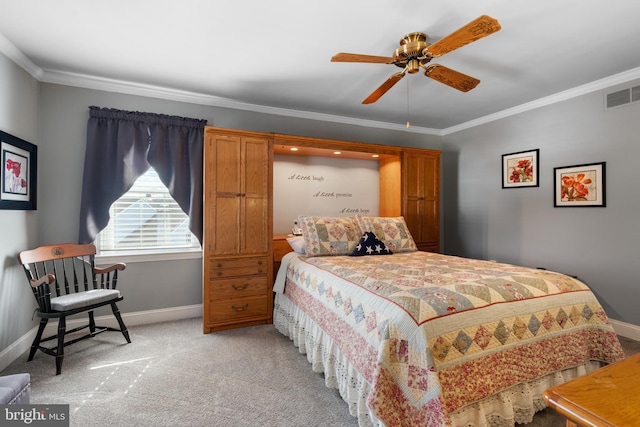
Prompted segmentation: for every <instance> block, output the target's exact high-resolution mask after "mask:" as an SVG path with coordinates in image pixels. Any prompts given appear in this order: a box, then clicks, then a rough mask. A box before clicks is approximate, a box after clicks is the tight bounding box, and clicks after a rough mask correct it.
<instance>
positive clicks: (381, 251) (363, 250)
mask: <svg viewBox="0 0 640 427" xmlns="http://www.w3.org/2000/svg"><path fill="white" fill-rule="evenodd" d="M391 254H392V252H391V250H390V249H389V248H387V246H386V245H385V244H384V243H383V242H382V241H381V240H380V239H378V238H377V237H376V235H375V233H373V232H371V231H366V232H365V233H364V234H363V235H362V238H361V239H360V241H359V242H358V244H357V245H356V247H355V249H354V250H353V252H351V256H364V255H391Z"/></svg>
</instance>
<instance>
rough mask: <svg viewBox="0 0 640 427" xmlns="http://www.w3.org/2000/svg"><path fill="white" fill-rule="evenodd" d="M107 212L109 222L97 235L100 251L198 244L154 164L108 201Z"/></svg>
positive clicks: (158, 248)
mask: <svg viewBox="0 0 640 427" xmlns="http://www.w3.org/2000/svg"><path fill="white" fill-rule="evenodd" d="M109 215H110V220H109V224H108V225H107V227H106V228H105V229H104V230H102V231H101V232H100V233H99V234H98V237H97V239H96V246H97V247H98V249H99V251H100V252H101V253H105V252H110V251H128V252H129V251H163V250H171V251H175V250H176V249H179V248H199V247H200V243H199V242H198V239H197V238H196V237H195V236H194V235H193V233H191V231H190V230H189V217H188V216H187V215H186V214H185V213H184V212H183V211H182V209H180V206H178V204H177V203H176V202H175V200H173V198H172V197H171V195H170V194H169V190H167V188H166V187H165V186H164V184H162V181H160V178H159V177H158V174H157V172H156V171H155V170H153V168H149V170H148V171H147V172H145V173H144V174H143V175H142V176H140V177H139V178H138V180H137V181H136V182H135V184H134V185H133V186H132V187H131V189H130V190H129V191H128V192H126V193H125V194H124V195H123V196H122V197H120V198H119V199H118V200H116V201H115V202H114V203H113V204H112V205H111V208H110V209H109Z"/></svg>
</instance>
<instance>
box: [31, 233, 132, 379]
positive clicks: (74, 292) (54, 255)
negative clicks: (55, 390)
mask: <svg viewBox="0 0 640 427" xmlns="http://www.w3.org/2000/svg"><path fill="white" fill-rule="evenodd" d="M95 254H96V247H95V246H94V245H92V244H87V245H76V244H71V243H65V244H60V245H46V246H40V247H38V248H36V249H31V250H27V251H23V252H20V254H19V255H18V260H19V261H20V264H22V267H23V268H24V271H25V273H26V275H27V279H28V280H29V284H30V285H31V289H32V291H33V295H34V296H35V298H36V302H37V304H38V308H37V310H36V313H37V315H38V317H40V326H39V327H38V332H37V334H36V337H35V339H34V340H33V343H32V344H31V351H30V352H29V361H31V360H33V357H34V356H35V354H36V352H37V350H41V351H42V352H44V353H46V354H48V355H51V356H54V357H55V358H56V375H59V374H60V373H61V372H62V360H63V359H64V347H65V346H67V345H70V344H73V343H76V342H78V341H81V340H84V339H87V338H90V337H94V336H96V335H97V334H99V333H102V332H105V331H117V332H121V333H122V335H124V338H125V339H126V340H127V342H128V343H130V342H131V339H130V338H129V332H128V331H127V327H126V326H125V324H124V322H123V321H122V316H121V315H120V310H118V307H117V305H116V303H117V302H119V301H122V300H123V297H122V295H121V294H120V291H119V290H117V289H116V284H117V282H118V271H122V270H124V269H125V267H126V265H125V264H124V263H118V264H114V265H111V266H109V267H105V268H100V267H96V266H95ZM107 305H110V306H111V310H112V311H113V315H114V316H115V318H116V320H117V321H118V325H119V326H120V328H119V329H117V328H112V327H109V326H96V324H95V321H94V314H93V311H94V310H95V309H97V308H99V307H102V306H107ZM82 312H88V315H89V323H88V324H86V325H82V326H78V327H76V328H73V329H71V330H68V331H67V330H66V325H67V321H66V319H67V317H68V316H72V315H74V314H78V313H82ZM54 318H55V319H58V328H57V333H56V334H55V335H52V336H50V337H47V338H42V334H43V332H44V329H45V327H46V326H47V323H48V321H49V319H54ZM86 328H88V329H89V331H88V333H86V334H85V335H82V336H80V337H78V338H74V339H71V340H69V341H65V335H67V334H72V333H74V332H78V331H80V330H83V329H86ZM50 340H57V345H56V346H54V347H45V346H43V345H42V343H44V342H46V341H50Z"/></svg>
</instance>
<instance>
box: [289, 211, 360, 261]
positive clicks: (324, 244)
mask: <svg viewBox="0 0 640 427" xmlns="http://www.w3.org/2000/svg"><path fill="white" fill-rule="evenodd" d="M298 223H299V224H300V227H301V228H302V237H303V238H304V243H305V253H306V256H308V257H311V256H325V255H349V254H351V252H353V250H354V249H355V247H356V245H357V244H358V242H359V241H360V236H362V231H360V227H359V226H358V221H357V220H356V218H355V217H318V216H301V217H299V218H298Z"/></svg>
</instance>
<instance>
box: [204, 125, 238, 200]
mask: <svg viewBox="0 0 640 427" xmlns="http://www.w3.org/2000/svg"><path fill="white" fill-rule="evenodd" d="M213 149H214V163H213V165H207V167H212V168H215V170H214V171H213V174H214V176H215V192H216V193H228V194H236V195H237V194H238V193H240V185H241V180H240V140H239V139H238V138H229V137H227V138H217V139H216V140H215V143H214V144H213Z"/></svg>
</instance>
